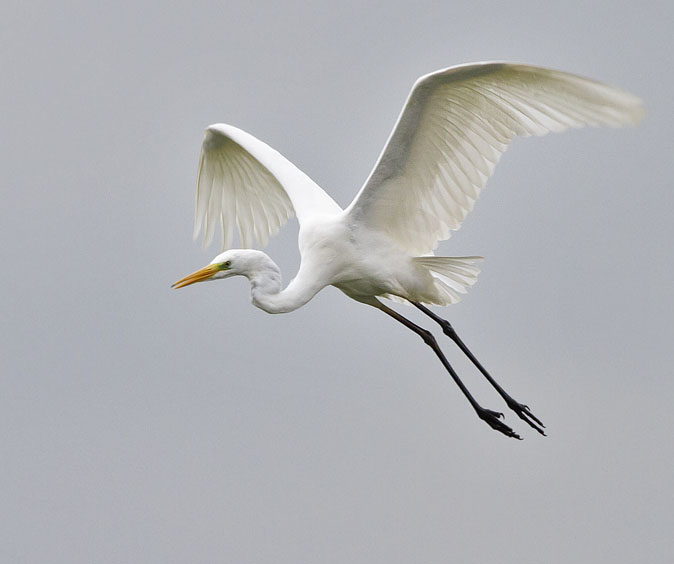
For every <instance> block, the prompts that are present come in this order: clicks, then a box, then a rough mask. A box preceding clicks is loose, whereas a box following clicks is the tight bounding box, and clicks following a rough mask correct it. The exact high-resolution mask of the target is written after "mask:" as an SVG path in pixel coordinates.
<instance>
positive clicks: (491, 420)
mask: <svg viewBox="0 0 674 564" xmlns="http://www.w3.org/2000/svg"><path fill="white" fill-rule="evenodd" d="M376 307H377V308H379V309H381V310H382V311H383V312H384V313H386V314H388V315H390V316H391V317H392V318H393V319H395V320H396V321H399V322H400V323H402V324H403V325H404V326H405V327H407V328H408V329H411V330H412V331H414V332H415V333H416V334H417V335H419V336H420V337H421V338H422V339H423V340H424V343H426V344H427V345H428V346H429V347H431V349H433V352H434V353H435V354H436V355H437V356H438V358H439V359H440V362H442V364H443V366H444V367H445V368H446V369H447V372H449V374H450V375H451V377H452V378H453V380H454V381H455V382H456V384H457V386H459V388H460V389H461V391H462V392H463V395H464V396H466V398H468V401H469V402H470V405H472V406H473V409H474V410H475V411H476V413H477V415H478V417H479V418H480V419H482V420H483V421H484V422H485V423H487V425H489V426H490V427H491V428H492V429H495V430H497V431H500V432H501V433H503V434H504V435H506V436H508V437H512V438H514V439H520V440H521V437H520V436H519V435H518V434H517V433H515V431H513V430H512V429H511V428H510V427H508V426H507V425H506V424H505V423H503V421H501V418H503V414H502V413H498V412H496V411H492V410H490V409H485V408H484V407H482V406H481V405H480V404H479V403H477V401H476V400H475V398H474V397H473V396H472V395H471V393H470V392H469V391H468V388H466V386H465V385H464V383H463V382H462V381H461V379H460V378H459V376H458V374H457V373H456V372H455V371H454V369H453V368H452V366H451V365H450V364H449V362H448V361H447V359H446V358H445V355H444V354H443V353H442V350H440V346H439V345H438V343H437V341H436V340H435V337H434V336H433V334H432V333H431V332H430V331H427V330H426V329H424V328H423V327H419V325H416V324H415V323H412V322H411V321H410V320H409V319H407V318H406V317H403V316H402V315H400V314H399V313H398V312H397V311H394V310H392V309H391V308H389V307H386V306H385V305H384V304H382V303H379V304H378V305H377V306H376Z"/></svg>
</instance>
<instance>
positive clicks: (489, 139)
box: [347, 63, 644, 255]
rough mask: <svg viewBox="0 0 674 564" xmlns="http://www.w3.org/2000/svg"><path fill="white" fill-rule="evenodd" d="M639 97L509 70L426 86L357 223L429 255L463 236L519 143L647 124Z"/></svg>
mask: <svg viewBox="0 0 674 564" xmlns="http://www.w3.org/2000/svg"><path fill="white" fill-rule="evenodd" d="M643 113H644V111H643V108H642V106H641V102H640V100H639V99H638V98H636V97H635V96H632V95H631V94H628V93H626V92H624V91H622V90H618V89H617V88H613V87H611V86H607V85H605V84H602V83H599V82H596V81H594V80H589V79H586V78H581V77H578V76H575V75H571V74H567V73H563V72H559V71H554V70H548V69H543V68H539V67H533V66H529V65H520V64H509V63H477V64H469V65H459V66H456V67H452V68H449V69H446V70H442V71H438V72H435V73H432V74H428V75H426V76H423V77H421V78H420V79H419V80H418V81H417V82H416V83H415V85H414V87H413V88H412V91H411V93H410V95H409V97H408V99H407V102H406V104H405V106H404V107H403V110H402V113H401V114H400V116H399V118H398V122H397V123H396V125H395V127H394V129H393V131H392V133H391V136H390V137H389V139H388V141H387V143H386V146H385V147H384V150H383V151H382V153H381V155H380V156H379V160H378V161H377V164H376V165H375V167H374V169H373V170H372V172H371V173H370V176H369V178H368V180H367V181H366V182H365V184H364V186H363V187H362V188H361V190H360V192H359V193H358V195H357V196H356V198H355V199H354V201H353V202H352V203H351V205H350V206H349V208H348V210H347V211H348V213H349V214H350V215H351V217H352V219H353V221H354V222H362V224H364V225H366V226H367V227H368V228H371V229H376V230H380V231H383V232H385V233H386V234H387V235H389V236H390V237H391V238H393V239H394V240H395V241H396V242H397V243H398V244H399V245H400V246H401V247H402V248H403V249H405V250H406V251H408V252H410V253H411V254H419V255H421V254H427V253H429V252H431V251H432V250H433V249H434V248H435V247H436V246H437V243H438V241H441V240H444V239H448V238H449V236H450V232H451V230H456V229H458V228H459V227H460V225H461V222H462V221H463V220H464V218H465V217H466V215H467V214H468V212H469V211H470V210H471V209H472V207H473V204H474V203H475V200H476V199H477V197H478V196H479V194H480V190H481V189H482V188H483V187H484V186H485V184H486V182H487V179H488V178H489V176H490V175H491V173H492V171H493V170H494V167H495V166H496V163H497V162H498V160H499V158H500V156H501V154H502V153H503V152H504V151H505V150H506V148H507V147H508V144H509V142H510V141H511V139H513V138H514V137H515V136H529V135H545V134H546V133H548V132H550V131H563V130H565V129H567V128H569V127H581V126H584V125H608V126H614V127H617V126H621V125H627V124H634V123H636V122H638V121H639V119H640V118H641V117H642V116H643Z"/></svg>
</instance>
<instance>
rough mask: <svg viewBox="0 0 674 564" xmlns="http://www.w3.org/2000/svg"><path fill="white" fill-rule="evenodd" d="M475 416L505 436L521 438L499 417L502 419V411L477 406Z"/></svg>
mask: <svg viewBox="0 0 674 564" xmlns="http://www.w3.org/2000/svg"><path fill="white" fill-rule="evenodd" d="M476 411H477V416H478V417H479V418H480V419H482V421H484V422H485V423H486V424H487V425H489V426H490V427H491V428H492V429H494V430H496V431H499V432H500V433H503V434H504V435H505V436H506V437H512V438H513V439H517V440H520V441H521V440H522V437H520V436H519V435H518V434H517V433H515V431H513V430H512V429H511V428H510V427H508V425H506V424H505V423H504V422H503V421H501V419H503V413H499V412H498V411H492V410H491V409H485V408H484V407H478V408H477V409H476Z"/></svg>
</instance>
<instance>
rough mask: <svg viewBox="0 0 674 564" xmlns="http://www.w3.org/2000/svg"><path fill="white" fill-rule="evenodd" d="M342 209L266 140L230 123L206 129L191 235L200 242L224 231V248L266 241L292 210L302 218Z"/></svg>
mask: <svg viewBox="0 0 674 564" xmlns="http://www.w3.org/2000/svg"><path fill="white" fill-rule="evenodd" d="M340 211H341V208H340V207H339V206H338V205H337V204H336V203H335V201H334V200H333V199H332V198H330V196H328V195H327V194H326V193H325V192H324V191H323V190H322V189H321V188H320V187H319V186H318V185H317V184H316V183H315V182H314V181H313V180H311V179H310V178H309V177H308V176H307V175H306V174H304V173H303V172H302V171H301V170H299V169H298V168H297V167H296V166H295V165H293V164H292V163H291V162H290V161H289V160H288V159H286V158H285V157H284V156H283V155H281V154H280V153H279V152H278V151H275V150H274V149H272V148H271V147H269V145H267V144H265V143H263V142H262V141H260V140H259V139H256V138H255V137H253V136H252V135H250V134H249V133H246V132H245V131H242V130H241V129H238V128H236V127H234V126H231V125H225V124H221V123H220V124H216V125H211V126H209V127H208V128H207V129H206V133H205V136H204V142H203V144H202V146H201V155H200V157H199V173H198V175H197V193H196V197H195V220H194V238H195V239H196V238H197V237H198V236H199V233H200V232H201V231H202V229H203V245H204V246H208V245H209V244H210V243H211V241H212V240H213V236H214V234H215V229H216V225H218V224H219V225H220V228H221V231H222V241H221V244H222V249H223V250H224V249H228V248H230V247H231V246H232V243H233V241H234V233H235V228H236V230H237V231H238V233H239V238H240V239H241V245H242V246H243V247H252V246H253V245H254V244H255V242H257V244H258V245H260V246H264V245H266V244H267V241H268V240H269V237H271V236H273V235H275V234H276V233H277V232H278V230H279V229H280V228H281V227H282V226H283V225H284V224H285V223H286V222H287V221H288V219H289V218H290V217H292V216H293V213H294V214H296V215H297V219H298V220H299V221H300V223H301V222H302V221H303V220H305V219H306V218H308V217H310V216H311V215H314V214H333V213H338V212H340Z"/></svg>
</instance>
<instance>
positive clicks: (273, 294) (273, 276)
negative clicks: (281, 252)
mask: <svg viewBox="0 0 674 564" xmlns="http://www.w3.org/2000/svg"><path fill="white" fill-rule="evenodd" d="M267 258H269V257H267ZM246 277H247V278H248V280H250V297H251V301H252V302H253V305H254V306H255V307H259V308H260V309H261V310H263V311H266V312H267V313H288V312H290V311H294V310H296V309H298V308H300V307H302V306H303V305H304V304H306V303H307V302H308V301H309V300H310V299H311V298H313V297H314V295H316V292H317V291H318V290H319V289H320V288H316V289H314V288H313V287H311V286H308V285H306V284H303V283H302V282H301V278H300V277H299V276H297V277H295V278H294V279H293V280H292V281H291V282H290V284H288V286H287V288H286V289H285V290H283V291H281V270H280V269H279V267H278V266H277V265H276V263H275V262H274V261H273V260H271V259H270V258H269V264H266V265H265V267H264V268H263V269H259V270H255V271H254V272H250V273H248V274H246Z"/></svg>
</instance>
